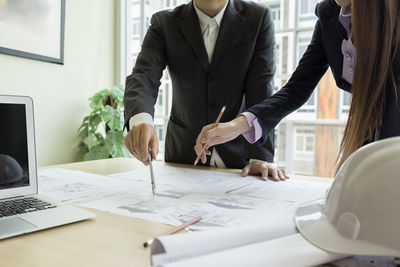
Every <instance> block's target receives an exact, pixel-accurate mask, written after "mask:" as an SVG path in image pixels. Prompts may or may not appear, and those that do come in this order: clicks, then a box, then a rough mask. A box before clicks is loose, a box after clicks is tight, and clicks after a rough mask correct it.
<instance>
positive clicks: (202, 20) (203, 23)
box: [193, 1, 229, 29]
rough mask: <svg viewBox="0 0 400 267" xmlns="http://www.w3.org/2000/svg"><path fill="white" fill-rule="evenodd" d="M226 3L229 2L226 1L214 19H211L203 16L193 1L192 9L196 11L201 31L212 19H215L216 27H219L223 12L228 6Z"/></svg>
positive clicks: (205, 15)
mask: <svg viewBox="0 0 400 267" xmlns="http://www.w3.org/2000/svg"><path fill="white" fill-rule="evenodd" d="M228 3H229V1H226V4H225V6H224V7H223V8H222V9H221V10H220V11H219V12H218V14H217V15H215V17H214V18H211V17H209V16H208V15H207V14H205V13H204V12H203V11H201V10H200V9H199V8H198V7H197V6H196V3H195V1H193V6H194V9H195V10H196V13H197V16H198V17H199V21H200V27H201V29H204V28H205V27H207V25H208V22H209V21H211V20H212V19H215V21H216V22H217V25H218V27H219V26H220V25H221V21H222V18H223V17H224V12H225V9H226V7H227V6H228Z"/></svg>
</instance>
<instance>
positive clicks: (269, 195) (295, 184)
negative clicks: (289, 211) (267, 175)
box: [232, 179, 332, 203]
mask: <svg viewBox="0 0 400 267" xmlns="http://www.w3.org/2000/svg"><path fill="white" fill-rule="evenodd" d="M331 185H332V180H328V179H327V183H314V182H308V181H296V180H294V179H289V180H286V181H284V182H278V183H277V182H274V181H271V180H268V181H266V182H264V184H263V185H262V186H261V185H260V184H258V183H257V184H251V185H249V186H246V187H243V188H241V189H239V190H236V191H234V192H232V193H233V194H239V195H245V196H252V197H258V198H266V199H275V200H281V201H291V202H297V203H302V202H308V201H313V200H318V199H323V198H325V196H326V193H327V192H328V190H329V188H330V186H331Z"/></svg>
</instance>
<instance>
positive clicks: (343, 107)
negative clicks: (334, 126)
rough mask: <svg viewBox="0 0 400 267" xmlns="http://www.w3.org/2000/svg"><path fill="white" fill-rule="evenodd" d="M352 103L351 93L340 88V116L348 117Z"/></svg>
mask: <svg viewBox="0 0 400 267" xmlns="http://www.w3.org/2000/svg"><path fill="white" fill-rule="evenodd" d="M350 104H351V94H350V93H348V92H346V91H344V90H339V109H338V110H339V117H340V118H342V119H347V116H348V114H349V111H350Z"/></svg>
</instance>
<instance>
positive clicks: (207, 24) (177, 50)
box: [124, 0, 277, 178]
mask: <svg viewBox="0 0 400 267" xmlns="http://www.w3.org/2000/svg"><path fill="white" fill-rule="evenodd" d="M274 45H275V39H274V29H273V21H272V18H271V12H270V10H269V8H268V7H265V6H262V5H259V4H257V3H254V2H245V1H242V0H193V1H192V2H190V3H188V4H185V5H181V6H178V7H176V8H175V9H173V10H166V11H161V12H158V13H156V14H155V15H154V16H153V17H152V19H151V26H150V28H149V30H148V32H147V34H146V37H145V39H144V41H143V45H142V50H141V52H140V54H139V56H138V58H137V61H136V65H135V67H134V69H133V72H132V74H131V75H130V76H128V77H127V80H126V89H125V97H124V102H125V119H126V126H127V127H129V129H130V131H129V132H128V135H127V137H126V138H125V144H126V146H127V148H128V149H129V150H130V152H131V153H132V154H133V155H134V156H135V157H136V158H138V159H139V160H141V161H142V162H143V163H144V164H146V165H147V160H148V147H151V150H152V152H153V157H155V156H156V154H157V153H158V137H157V133H156V131H155V129H154V126H153V117H154V104H155V103H156V99H157V95H158V88H159V86H160V78H161V76H162V71H163V70H164V69H165V67H166V66H168V70H169V74H170V77H171V80H172V87H173V100H172V109H171V116H170V120H169V123H168V129H167V134H166V142H165V160H166V161H168V162H177V163H187V164H193V161H194V160H195V158H196V154H195V153H194V151H193V147H194V145H195V142H196V137H197V133H198V132H199V131H200V130H201V128H202V126H203V125H205V124H209V123H212V122H214V121H215V119H216V118H217V116H218V113H219V112H220V109H221V107H222V106H224V105H226V107H227V108H226V111H225V113H224V115H223V117H222V120H221V121H229V120H231V119H233V118H235V117H236V116H238V115H239V114H240V113H241V112H242V111H244V110H245V109H246V108H247V107H251V106H252V105H254V104H256V103H258V102H260V101H261V100H263V99H265V98H266V97H268V96H270V95H271V94H272V90H273V76H274V72H275V62H274V57H275V56H274ZM210 156H211V157H208V159H207V162H206V165H211V166H217V167H228V168H243V167H244V166H246V165H247V164H249V160H250V159H259V160H264V161H268V162H272V161H273V156H274V146H273V132H271V133H270V134H269V136H268V137H267V141H266V142H265V144H264V145H263V146H257V145H251V144H248V143H247V142H246V141H245V139H244V138H238V139H235V140H233V141H231V142H229V143H226V144H223V145H220V146H216V147H214V148H213V149H212V151H211V155H210ZM259 168H264V170H265V169H267V172H268V169H270V171H271V173H273V174H274V175H273V176H275V177H277V176H276V167H274V166H273V165H272V164H267V165H265V164H264V165H263V166H253V165H250V166H247V170H246V171H247V172H248V171H249V170H250V173H251V172H253V173H254V171H255V169H257V170H259ZM257 172H260V171H257ZM245 174H247V173H245ZM263 176H265V175H263ZM267 176H268V175H267ZM264 178H265V177H264Z"/></svg>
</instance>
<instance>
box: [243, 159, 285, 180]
mask: <svg viewBox="0 0 400 267" xmlns="http://www.w3.org/2000/svg"><path fill="white" fill-rule="evenodd" d="M247 175H261V179H262V180H264V181H267V180H268V179H271V180H273V181H276V182H279V181H285V180H286V179H289V176H288V175H287V174H286V171H285V170H284V169H280V168H278V167H277V166H276V165H275V164H273V163H269V162H266V161H261V160H254V161H252V162H250V164H249V165H247V166H246V167H244V168H243V170H242V176H243V177H245V176H247Z"/></svg>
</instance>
